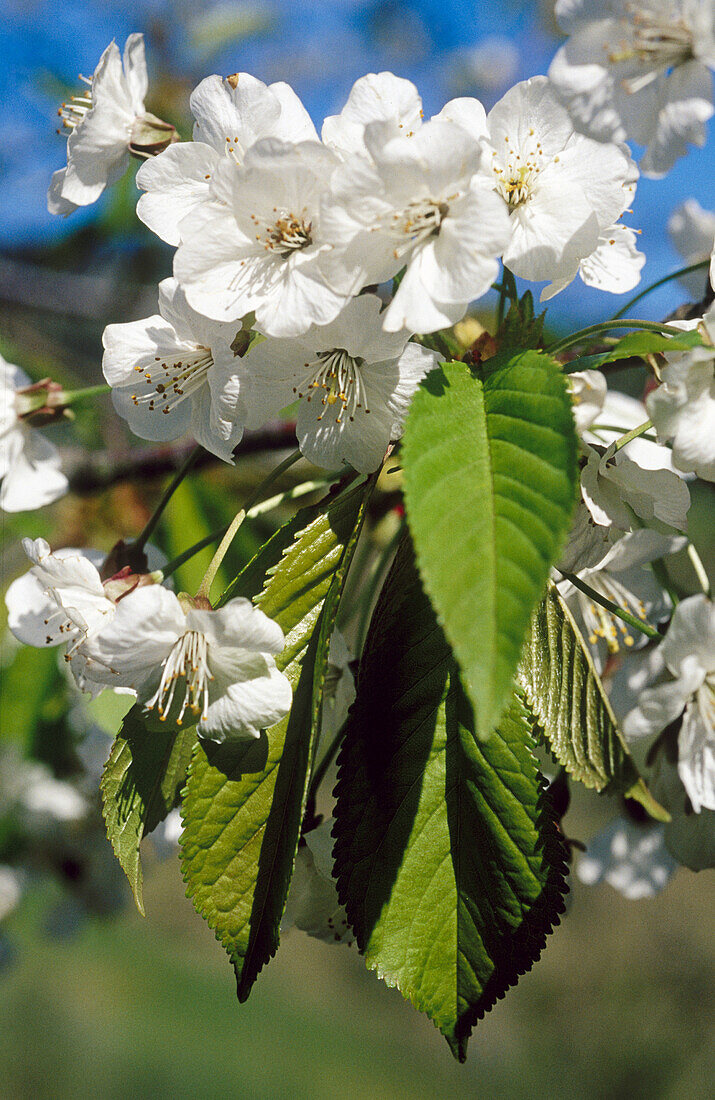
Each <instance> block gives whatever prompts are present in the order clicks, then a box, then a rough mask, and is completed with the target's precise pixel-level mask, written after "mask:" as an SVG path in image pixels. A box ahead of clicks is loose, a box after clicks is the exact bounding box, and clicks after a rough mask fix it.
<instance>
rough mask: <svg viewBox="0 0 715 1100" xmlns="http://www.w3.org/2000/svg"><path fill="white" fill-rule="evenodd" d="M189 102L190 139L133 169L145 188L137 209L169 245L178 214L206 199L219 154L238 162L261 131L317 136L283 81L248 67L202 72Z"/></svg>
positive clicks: (175, 239)
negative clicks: (222, 73) (272, 81)
mask: <svg viewBox="0 0 715 1100" xmlns="http://www.w3.org/2000/svg"><path fill="white" fill-rule="evenodd" d="M189 103H190V106H191V113H192V115H193V116H194V119H195V120H196V121H195V123H194V133H193V141H187V142H180V143H178V144H175V145H170V146H169V147H168V148H167V149H165V150H164V152H163V153H160V154H159V155H158V156H156V157H152V158H151V159H150V160H147V162H146V163H145V164H144V165H142V167H141V168H140V169H139V171H138V173H137V184H138V186H139V187H141V188H142V190H143V191H144V192H145V194H143V195H142V196H141V198H140V199H139V202H138V203H137V214H138V216H139V217H140V218H141V220H142V221H143V222H144V224H145V225H148V226H149V228H150V229H151V230H153V231H154V233H156V234H157V236H159V237H161V238H162V240H164V241H167V243H168V244H173V245H178V244H179V243H180V240H181V234H180V231H179V225H180V223H181V221H182V219H183V218H184V217H186V215H187V214H189V213H190V212H191V211H192V210H194V209H196V207H197V206H200V205H201V204H202V203H204V202H207V201H208V200H209V192H210V183H211V179H212V178H213V175H214V173H215V171H216V169H217V167H218V166H219V165H220V164H221V163H223V161H224V160H228V161H229V162H232V163H234V164H236V165H240V164H242V163H243V159H244V156H245V154H246V150H247V149H249V148H250V146H251V145H253V144H254V142H256V141H258V140H259V139H260V138H264V137H275V138H280V139H281V140H282V141H287V142H299V141H311V140H312V141H317V137H318V135H317V134H316V132H315V127H314V126H313V123H312V122H311V120H310V117H309V115H308V113H307V111H306V110H305V107H304V106H303V104H302V103H301V102H300V100H299V99H298V96H297V95H296V94H295V92H294V91H293V89H292V88H290V87H289V86H288V84H285V83H283V82H280V83H277V84H269V85H266V84H264V83H263V82H262V81H261V80H257V79H256V78H255V77H254V76H251V75H250V74H249V73H233V75H231V76H228V77H226V78H222V77H220V76H216V75H214V76H207V77H206V78H205V80H202V81H201V83H200V84H199V85H198V86H197V87H196V88H195V89H194V91H193V92H192V93H191V99H190V100H189Z"/></svg>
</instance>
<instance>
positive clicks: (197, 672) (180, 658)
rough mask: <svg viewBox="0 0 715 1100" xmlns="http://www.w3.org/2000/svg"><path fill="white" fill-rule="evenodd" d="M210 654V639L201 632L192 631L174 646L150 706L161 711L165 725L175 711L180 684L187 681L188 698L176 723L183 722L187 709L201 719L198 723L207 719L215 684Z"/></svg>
mask: <svg viewBox="0 0 715 1100" xmlns="http://www.w3.org/2000/svg"><path fill="white" fill-rule="evenodd" d="M208 650H209V646H208V642H207V640H206V635H205V634H202V633H200V632H199V631H198V630H188V631H187V632H186V633H185V634H182V636H181V637H180V638H178V639H177V641H176V642H175V643H174V645H173V647H172V649H171V652H170V653H169V656H168V657H167V658H166V661H165V662H164V669H163V672H162V674H161V680H160V681H159V686H158V688H157V689H156V691H155V693H154V695H152V697H151V699H149V700H148V701H147V703H146V706H147V708H148V709H149V710H151V709H153V708H154V707H156V708H157V710H158V712H159V718H160V720H161V721H162V722H163V721H165V720H166V718H167V716H168V714H169V712H170V711H171V708H172V705H173V702H174V695H175V693H176V686H177V683H178V682H179V680H183V681H184V698H183V701H182V704H181V710H180V711H179V714H178V716H177V718H176V721H177V722H181V721H182V719H183V717H184V714H185V712H186V708H187V707H188V709H189V710H190V711H191V713H192V714H194V715H198V716H199V718H198V720H201V719H204V718H206V715H207V714H208V709H209V682H210V681H211V680H213V676H212V675H211V672H210V671H209V666H208Z"/></svg>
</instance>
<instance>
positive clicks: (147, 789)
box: [101, 704, 196, 913]
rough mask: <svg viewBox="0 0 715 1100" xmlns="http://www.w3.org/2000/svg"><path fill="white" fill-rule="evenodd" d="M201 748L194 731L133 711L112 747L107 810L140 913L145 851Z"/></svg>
mask: <svg viewBox="0 0 715 1100" xmlns="http://www.w3.org/2000/svg"><path fill="white" fill-rule="evenodd" d="M195 743H196V731H195V729H194V728H193V727H190V728H184V729H182V730H177V728H176V726H175V725H172V724H171V723H170V722H166V723H162V722H160V721H159V720H158V719H157V718H154V717H153V716H147V715H146V712H144V710H143V707H141V706H140V705H139V704H137V705H136V706H134V707H132V709H131V710H130V711H129V713H128V714H127V715H126V716H125V718H124V721H123V722H122V727H121V729H120V731H119V733H118V735H117V738H116V740H115V742H114V745H113V746H112V751H111V753H110V756H109V759H108V761H107V763H106V764H105V767H104V772H103V774H102V782H101V791H102V809H103V813H104V821H105V824H106V827H107V836H108V837H109V839H110V841H111V843H112V848H113V849H114V854H115V855H116V857H117V859H118V860H119V862H120V864H121V866H122V869H123V870H124V873H125V875H126V876H127V878H128V879H129V885H130V886H131V888H132V893H133V894H134V900H135V901H136V904H137V909H138V910H139V912H140V913H143V912H144V902H143V898H142V869H141V860H140V857H139V845H140V843H141V840H142V838H143V837H145V836H147V834H148V833H150V832H151V831H152V830H153V829H155V828H156V826H157V825H158V824H159V822H160V821H163V820H164V818H165V817H166V816H167V814H168V813H169V811H170V810H171V809H172V808H173V807H174V805H175V804H176V796H177V791H178V790H179V789H180V788H181V786H182V785H183V783H184V780H185V778H186V769H187V768H188V766H189V760H190V759H191V753H192V750H193V747H194V745H195Z"/></svg>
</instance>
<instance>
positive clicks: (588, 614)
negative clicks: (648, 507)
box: [559, 527, 686, 654]
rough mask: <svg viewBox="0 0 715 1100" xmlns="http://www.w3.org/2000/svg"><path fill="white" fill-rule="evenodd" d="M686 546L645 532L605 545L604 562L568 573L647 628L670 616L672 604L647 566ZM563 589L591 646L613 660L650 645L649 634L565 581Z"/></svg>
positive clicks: (682, 541)
mask: <svg viewBox="0 0 715 1100" xmlns="http://www.w3.org/2000/svg"><path fill="white" fill-rule="evenodd" d="M601 530H603V528H601ZM685 544H686V539H685V538H683V537H682V536H668V535H661V534H660V533H659V532H658V531H653V530H651V529H650V528H648V527H642V528H639V529H638V530H635V531H631V532H630V533H629V534H626V535H623V536H622V537H620V538H617V539H616V541H614V542H613V543H612V544H611V545H608V542H604V543H603V544H602V545H603V551H602V554H601V557H600V559H598V560H596V561H593V560H592V558H591V559H590V560H589V559H588V558H587V559H586V564H583V565H580V566H579V565H578V564H577V565H575V567H574V568H572V569H569V570H568V572H575V573H576V575H577V576H578V577H579V579H580V580H583V581H585V582H586V583H587V584H588V585H589V587H590V588H593V589H594V590H595V591H596V592H597V593H599V595H601V596H603V597H605V598H606V599H607V600H609V601H610V602H611V603H614V604H616V606H617V607H620V608H622V609H623V610H624V611H627V612H629V613H630V614H631V615H634V616H635V617H636V618H637V619H640V620H641V621H642V622H643V623H648V622H650V623H653V622H658V621H660V620H661V619H663V618H665V617H666V616H667V614H668V613H669V611H670V608H671V602H670V598H669V597H668V595H667V593H666V592H665V591H664V590H663V589H662V588H661V586H660V585H659V584H658V582H657V581H656V579H655V577H654V575H653V572H652V571H651V570H650V569H646V568H644V566H646V565H648V563H650V562H652V561H654V560H655V559H656V558H663V557H665V556H666V555H668V554H673V553H675V552H676V551H677V550H680V549H682V548H683V546H685ZM593 556H594V557H595V556H596V555H595V554H594V555H593ZM562 564H563V563H562ZM564 568H566V567H565V566H564ZM559 589H560V591H561V594H562V595H563V596H564V597H566V598H567V599H568V600H569V602H570V603H572V604H574V605H575V608H576V609H577V610H578V612H579V613H580V615H581V617H582V618H583V621H584V624H585V627H586V637H587V638H588V641H589V643H590V644H591V645H593V646H596V645H598V644H599V643H600V642H602V643H605V646H606V647H607V649H608V652H609V653H611V654H615V653H619V652H623V651H624V649H625V651H628V649H630V648H632V647H638V646H640V645H645V644H646V642H647V636H646V635H645V634H642V633H639V632H638V631H637V630H636V629H635V628H632V627H631V626H629V624H628V623H626V622H624V621H623V619H619V618H618V617H617V616H615V615H613V614H612V613H611V612H610V611H608V610H607V608H605V607H603V606H602V605H601V604H600V603H597V602H595V601H594V600H592V599H591V598H590V597H589V596H587V595H585V594H584V593H583V592H581V591H580V590H579V589H577V588H575V587H573V586H572V585H571V584H570V583H569V582H568V581H562V582H561V583H560V584H559Z"/></svg>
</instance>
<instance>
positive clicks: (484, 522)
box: [401, 351, 577, 737]
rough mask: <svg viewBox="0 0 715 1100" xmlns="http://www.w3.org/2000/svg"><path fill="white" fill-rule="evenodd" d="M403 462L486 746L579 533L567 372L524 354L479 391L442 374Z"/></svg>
mask: <svg viewBox="0 0 715 1100" xmlns="http://www.w3.org/2000/svg"><path fill="white" fill-rule="evenodd" d="M401 453H402V461H403V465H404V477H405V499H406V504H407V516H408V520H409V524H410V529H411V531H412V536H413V539H414V543H415V549H416V554H417V563H418V565H419V570H420V573H421V575H422V579H423V582H424V584H425V588H426V589H427V592H428V594H429V596H430V598H431V600H432V603H433V605H434V607H435V609H436V611H437V616H438V618H439V620H440V623H441V625H442V626H443V628H444V631H445V634H446V635H447V639H448V641H449V642H450V644H451V646H452V648H453V650H454V653H455V656H456V658H457V660H458V662H459V664H460V667H461V669H462V674H463V678H464V683H465V686H466V688H467V690H468V691H469V694H470V697H471V699H472V702H473V704H474V706H475V710H476V720H477V729H478V732H479V734H480V735H481V736H482V737H486V736H487V735H488V734H489V732H490V730H491V729H492V728H493V727H494V725H495V724H496V723H497V722H498V721H499V717H500V715H501V713H502V711H503V709H504V707H505V706H506V703H507V701H508V699H509V696H510V693H511V689H512V681H513V676H514V672H515V670H516V666H517V663H518V660H519V654H520V652H521V646H522V642H523V638H524V635H525V633H526V630H527V629H528V625H529V619H530V617H531V613H532V611H533V609H534V607H535V606H536V604H537V603H538V601H539V599H540V598H541V595H542V593H543V591H544V586H545V584H546V580H547V578H548V573H549V568H550V566H551V564H552V563H553V562H554V561H555V560H556V558H557V556H558V554H559V551H560V549H561V546H562V544H563V542H564V540H565V537H566V535H567V533H568V530H569V526H570V522H571V513H572V511H573V504H574V500H575V486H576V481H577V478H576V436H575V430H574V426H573V417H572V413H571V400H570V398H569V395H568V393H567V390H566V384H565V381H564V377H563V374H562V372H561V370H560V368H559V367H558V365H557V364H556V363H554V362H553V360H551V359H549V358H548V357H547V356H545V355H542V354H540V353H539V352H535V351H528V352H524V353H523V354H521V355H516V356H513V357H512V358H511V360H510V363H509V365H508V366H502V367H501V368H500V369H499V370H497V371H496V372H495V373H493V374H490V375H489V377H488V378H487V379H486V381H485V382H483V383H482V382H481V381H479V380H478V379H476V378H474V377H472V375H471V374H470V373H469V370H468V369H467V367H466V366H465V365H464V364H462V363H449V364H444V365H443V367H442V368H441V369H438V370H436V371H433V372H432V373H431V374H430V375H429V376H428V378H427V380H426V381H425V382H424V383H423V386H422V388H421V389H420V390H419V391H418V392H417V394H416V395H415V399H414V401H413V403H412V407H411V409H410V413H409V416H408V418H407V425H406V428H405V435H404V440H403V446H402V452H401Z"/></svg>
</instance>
